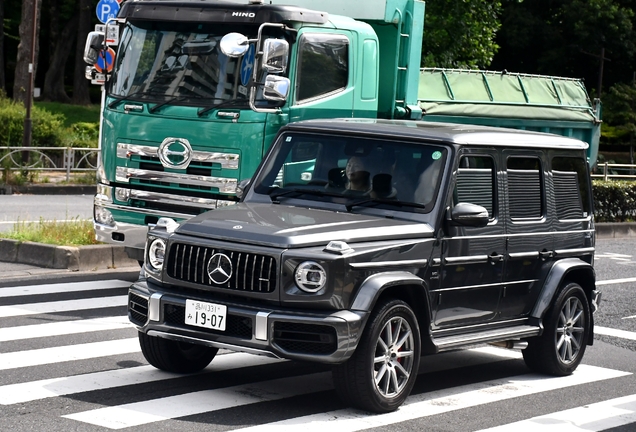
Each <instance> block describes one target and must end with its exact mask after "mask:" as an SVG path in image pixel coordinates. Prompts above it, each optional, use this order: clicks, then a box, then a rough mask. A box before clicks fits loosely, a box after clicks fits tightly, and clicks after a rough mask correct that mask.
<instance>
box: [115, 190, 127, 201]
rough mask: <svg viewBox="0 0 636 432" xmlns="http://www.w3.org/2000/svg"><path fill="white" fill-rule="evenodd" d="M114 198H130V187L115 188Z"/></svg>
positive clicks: (120, 199) (119, 199) (122, 199)
mask: <svg viewBox="0 0 636 432" xmlns="http://www.w3.org/2000/svg"><path fill="white" fill-rule="evenodd" d="M115 198H117V201H128V200H129V199H130V189H124V188H115Z"/></svg>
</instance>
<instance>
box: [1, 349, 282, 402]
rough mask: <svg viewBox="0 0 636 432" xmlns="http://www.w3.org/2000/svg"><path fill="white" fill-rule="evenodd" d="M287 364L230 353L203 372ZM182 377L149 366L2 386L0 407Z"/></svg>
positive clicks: (271, 359)
mask: <svg viewBox="0 0 636 432" xmlns="http://www.w3.org/2000/svg"><path fill="white" fill-rule="evenodd" d="M284 361H286V360H279V359H275V358H270V357H262V356H255V355H252V354H245V353H229V354H222V355H217V356H216V357H215V358H214V360H213V361H212V363H210V366H208V367H207V368H206V369H204V370H203V372H220V371H224V370H231V369H240V368H246V367H250V366H260V365H266V364H271V363H280V362H284ZM183 376H184V375H183V374H177V373H169V372H164V371H161V370H159V369H156V368H155V367H154V366H150V365H146V366H137V367H132V368H127V369H116V370H110V371H104V372H96V373H89V374H84V375H75V376H69V377H61V378H53V379H46V380H40V381H31V382H26V383H19V384H10V385H5V386H0V405H11V404H17V403H23V402H30V401H34V400H39V399H46V398H50V397H56V396H64V395H70V394H76V393H83V392H88V391H94V390H103V389H107V388H114V387H123V386H129V385H136V384H143V383H148V382H153V381H162V380H168V379H173V378H182V377H183Z"/></svg>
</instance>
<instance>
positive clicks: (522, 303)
mask: <svg viewBox="0 0 636 432" xmlns="http://www.w3.org/2000/svg"><path fill="white" fill-rule="evenodd" d="M586 148H587V144H585V143H583V142H581V141H577V140H574V139H569V138H563V137H560V136H553V135H547V134H539V133H531V132H524V131H514V130H506V129H495V128H485V127H478V126H467V125H450V124H435V123H425V122H415V121H382V120H369V119H364V120H355V119H347V120H319V121H305V122H299V123H295V124H290V125H288V126H286V127H284V128H283V129H282V130H281V131H280V133H279V135H278V137H277V139H276V140H275V144H274V145H273V146H272V148H271V149H270V151H269V153H268V154H267V156H266V157H265V159H264V160H263V162H262V164H261V166H260V168H259V169H258V170H257V172H256V174H255V175H254V177H253V178H252V180H251V181H250V183H249V184H248V185H247V187H246V188H245V191H244V192H243V194H242V200H241V202H240V203H238V204H236V205H234V206H231V207H227V208H220V209H217V210H214V211H211V212H208V213H205V214H202V215H200V216H197V217H195V218H193V219H190V220H188V221H186V222H183V223H182V224H177V223H176V222H174V221H172V220H171V219H161V220H159V222H158V224H157V226H156V227H154V228H153V229H151V230H150V231H149V233H148V239H147V244H146V257H145V266H144V270H143V271H142V276H143V277H141V278H140V280H139V281H138V282H136V283H135V284H133V285H132V287H131V288H130V292H129V317H130V320H131V321H132V322H133V323H134V324H135V325H136V326H137V327H138V329H139V341H140V343H141V348H142V351H143V354H144V356H145V357H146V359H147V360H148V362H150V364H152V365H154V366H156V367H157V368H159V369H163V370H167V371H172V372H183V373H188V372H195V371H198V370H201V369H203V368H204V367H205V366H206V365H208V363H209V362H210V361H211V360H212V359H213V358H214V356H215V355H216V353H217V351H218V349H219V348H226V349H230V350H235V351H244V352H248V353H254V354H265V355H269V356H274V357H279V358H286V359H294V360H305V361H312V362H319V363H328V364H332V365H333V381H334V385H335V388H336V390H337V391H338V393H339V395H340V396H341V397H342V398H343V400H344V401H345V402H346V403H349V404H352V405H354V406H356V407H359V408H363V409H366V410H370V411H374V412H388V411H392V410H395V409H397V408H398V407H399V406H400V404H402V403H403V402H404V400H405V399H406V397H407V396H408V395H409V392H410V391H411V388H412V387H413V384H414V382H415V379H416V377H417V371H418V367H419V362H420V356H421V355H425V354H434V353H438V352H441V351H445V350H450V349H456V348H458V347H466V346H469V345H474V344H478V343H495V344H498V345H500V346H506V347H510V348H522V349H523V357H524V359H525V362H526V363H527V365H528V366H529V367H530V368H531V369H533V370H536V371H540V372H544V373H548V374H552V375H567V374H570V373H572V372H573V371H574V369H576V367H577V366H578V364H579V363H580V362H581V359H582V357H583V353H584V352H585V348H586V345H591V344H592V342H593V316H592V313H593V312H594V311H595V310H596V308H597V304H598V303H599V301H600V293H599V292H598V291H597V290H596V285H595V274H594V269H593V267H592V265H593V259H594V221H593V215H592V198H591V192H590V191H591V186H590V176H589V172H588V166H587V162H586V159H585V149H586Z"/></svg>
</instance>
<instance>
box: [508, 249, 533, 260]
mask: <svg viewBox="0 0 636 432" xmlns="http://www.w3.org/2000/svg"><path fill="white" fill-rule="evenodd" d="M508 257H509V258H512V259H520V258H538V257H539V251H532V252H513V253H509V254H508Z"/></svg>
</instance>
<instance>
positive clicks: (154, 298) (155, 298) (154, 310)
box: [148, 293, 161, 321]
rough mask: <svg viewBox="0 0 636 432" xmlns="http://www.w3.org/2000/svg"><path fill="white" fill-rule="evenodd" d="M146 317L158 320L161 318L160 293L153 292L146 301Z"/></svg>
mask: <svg viewBox="0 0 636 432" xmlns="http://www.w3.org/2000/svg"><path fill="white" fill-rule="evenodd" d="M148 319H149V320H150V321H159V320H160V319H161V294H159V293H154V294H153V295H151V296H150V300H149V301H148Z"/></svg>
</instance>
